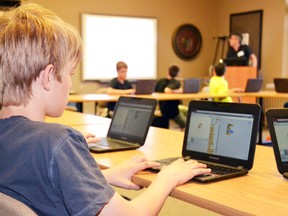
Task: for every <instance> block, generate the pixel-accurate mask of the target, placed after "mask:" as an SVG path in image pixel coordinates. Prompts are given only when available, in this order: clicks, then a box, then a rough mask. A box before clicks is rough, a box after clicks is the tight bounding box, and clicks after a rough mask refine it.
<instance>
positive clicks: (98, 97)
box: [69, 91, 288, 144]
mask: <svg viewBox="0 0 288 216" xmlns="http://www.w3.org/2000/svg"><path fill="white" fill-rule="evenodd" d="M129 96H133V97H145V98H154V99H157V100H158V101H159V100H179V99H181V100H193V99H194V100H195V99H207V98H215V97H226V96H231V97H233V98H238V100H239V101H241V102H252V103H255V102H257V103H259V104H260V106H261V107H263V99H264V98H287V100H288V94H286V93H277V92H275V91H259V92H229V93H228V94H223V95H212V94H210V93H208V92H199V93H193V94H192V93H191V94H186V93H185V94H184V93H183V94H165V93H153V94H151V95H129ZM119 97H120V96H119V95H108V94H81V95H80V94H79V95H77V94H74V95H70V96H69V102H77V103H81V104H82V103H83V102H109V101H117V100H118V98H119ZM255 98H257V101H256V99H255ZM264 112H265V110H262V117H261V119H260V125H259V136H258V143H259V144H264V143H265V142H264V141H263V138H262V133H263V119H264Z"/></svg>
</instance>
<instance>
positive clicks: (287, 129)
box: [266, 108, 288, 179]
mask: <svg viewBox="0 0 288 216" xmlns="http://www.w3.org/2000/svg"><path fill="white" fill-rule="evenodd" d="M266 116H267V121H268V128H269V132H270V136H271V141H272V145H273V151H274V156H275V159H276V164H277V169H278V171H279V172H280V173H281V174H282V175H283V177H284V178H287V179H288V109H287V108H282V109H268V110H267V111H266Z"/></svg>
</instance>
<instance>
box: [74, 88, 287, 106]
mask: <svg viewBox="0 0 288 216" xmlns="http://www.w3.org/2000/svg"><path fill="white" fill-rule="evenodd" d="M127 96H133V97H144V98H154V99H156V100H192V99H206V98H217V97H226V96H231V97H257V98H287V99H288V94H286V93H277V92H275V91H259V92H229V93H228V94H223V95H215V94H210V93H208V92H199V93H182V94H166V93H153V94H149V95H127ZM119 97H120V96H119V95H108V94H72V95H70V96H69V102H79V103H83V102H111V101H117V100H118V98H119Z"/></svg>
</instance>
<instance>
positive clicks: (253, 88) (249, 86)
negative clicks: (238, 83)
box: [245, 78, 263, 92]
mask: <svg viewBox="0 0 288 216" xmlns="http://www.w3.org/2000/svg"><path fill="white" fill-rule="evenodd" d="M262 84H263V78H250V79H248V80H247V83H246V88H245V92H259V91H260V89H261V87H262Z"/></svg>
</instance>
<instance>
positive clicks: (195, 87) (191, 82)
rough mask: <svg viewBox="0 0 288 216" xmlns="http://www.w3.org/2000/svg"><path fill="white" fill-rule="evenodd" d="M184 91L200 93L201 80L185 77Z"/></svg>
mask: <svg viewBox="0 0 288 216" xmlns="http://www.w3.org/2000/svg"><path fill="white" fill-rule="evenodd" d="M183 83H184V85H183V86H184V87H183V93H198V92H199V91H200V84H201V80H200V79H197V78H189V79H184V81H183Z"/></svg>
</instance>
